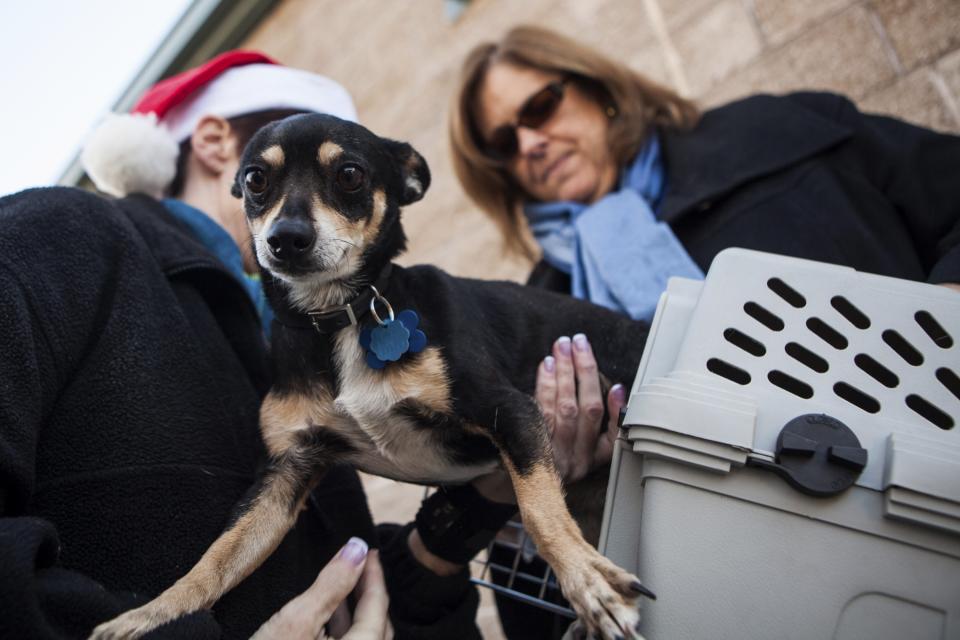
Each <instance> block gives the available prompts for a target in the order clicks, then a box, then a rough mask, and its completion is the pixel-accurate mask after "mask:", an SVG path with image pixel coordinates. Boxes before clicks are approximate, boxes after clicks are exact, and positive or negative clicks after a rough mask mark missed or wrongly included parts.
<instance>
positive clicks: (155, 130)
mask: <svg viewBox="0 0 960 640" xmlns="http://www.w3.org/2000/svg"><path fill="white" fill-rule="evenodd" d="M267 109H299V110H303V111H314V112H318V113H329V114H331V115H335V116H337V117H340V118H343V119H344V120H351V121H356V119H357V112H356V109H355V108H354V106H353V100H351V98H350V94H349V93H347V90H346V89H344V88H343V87H342V86H341V85H339V84H338V83H337V82H335V81H333V80H331V79H330V78H326V77H324V76H321V75H318V74H315V73H310V72H308V71H302V70H299V69H291V68H290V67H284V66H282V65H280V64H278V63H277V62H275V61H274V60H272V59H271V58H269V57H267V56H266V55H264V54H262V53H259V52H256V51H228V52H226V53H223V54H220V55H219V56H217V57H215V58H213V59H212V60H210V61H209V62H207V63H206V64H203V65H201V66H199V67H196V68H195V69H191V70H189V71H185V72H183V73H180V74H178V75H175V76H172V77H170V78H167V79H166V80H162V81H160V82H158V83H157V84H155V85H154V86H153V87H151V88H150V89H148V90H147V92H146V93H144V95H143V96H142V97H141V98H140V101H139V102H137V104H136V105H135V106H134V107H133V109H132V110H131V113H129V114H110V115H108V116H107V117H106V118H105V119H104V121H103V122H102V123H101V124H100V125H98V126H97V127H96V128H95V129H94V130H93V132H92V133H91V134H90V136H89V137H88V138H87V141H86V143H85V144H84V148H83V151H82V152H81V154H80V160H81V163H82V164H83V168H84V170H86V172H87V174H88V175H89V176H90V179H91V180H93V183H94V184H95V185H96V186H97V188H98V189H100V190H101V191H103V192H105V193H109V194H110V195H114V196H118V197H122V196H125V195H129V194H131V193H145V194H147V195H151V196H155V197H159V196H161V195H162V194H163V191H164V190H165V189H166V188H167V186H169V184H170V183H171V182H172V181H173V178H174V175H175V174H176V168H177V156H178V155H179V150H180V143H181V142H182V141H184V140H186V139H187V138H189V137H190V135H191V134H192V133H193V129H194V127H195V126H196V125H197V123H198V122H199V121H200V119H201V118H202V117H203V116H205V115H216V116H220V117H222V118H232V117H235V116H239V115H243V114H247V113H255V112H257V111H264V110H267Z"/></svg>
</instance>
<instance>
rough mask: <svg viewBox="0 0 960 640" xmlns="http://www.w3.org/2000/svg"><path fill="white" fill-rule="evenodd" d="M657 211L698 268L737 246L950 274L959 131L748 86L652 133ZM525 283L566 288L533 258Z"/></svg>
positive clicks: (958, 264)
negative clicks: (679, 127)
mask: <svg viewBox="0 0 960 640" xmlns="http://www.w3.org/2000/svg"><path fill="white" fill-rule="evenodd" d="M659 135H660V142H661V149H662V154H663V156H662V157H663V160H664V164H665V168H666V175H667V184H666V192H665V193H664V197H663V200H662V202H661V205H660V210H659V212H658V214H659V216H660V218H661V219H662V220H664V221H666V222H668V223H669V224H670V226H671V228H672V229H673V231H674V233H675V234H676V236H677V238H678V239H679V240H680V242H681V243H682V244H683V246H684V247H685V248H686V250H687V252H688V253H689V254H690V256H691V257H692V258H693V260H694V261H695V262H696V263H697V264H698V265H699V266H700V268H701V269H703V271H704V272H706V271H707V270H708V269H709V267H710V263H711V262H712V261H713V258H714V257H715V256H716V255H717V254H718V253H719V252H720V251H722V250H723V249H726V248H729V247H743V248H747V249H756V250H758V251H767V252H771V253H778V254H782V255H787V256H794V257H798V258H807V259H810V260H819V261H822V262H829V263H833V264H841V265H846V266H850V267H853V268H855V269H857V270H859V271H864V272H869V273H877V274H881V275H886V276H893V277H897V278H906V279H909V280H919V281H925V282H931V283H943V282H960V138H958V137H956V136H951V135H946V134H941V133H936V132H934V131H930V130H927V129H923V128H920V127H916V126H913V125H910V124H907V123H905V122H902V121H900V120H896V119H893V118H887V117H882V116H873V115H865V114H862V113H860V112H859V111H857V109H856V107H855V106H854V105H853V103H851V102H850V101H849V100H847V99H846V98H843V97H841V96H838V95H833V94H827V93H796V94H791V95H788V96H783V97H774V96H769V95H757V96H752V97H750V98H746V99H744V100H741V101H738V102H734V103H731V104H728V105H725V106H723V107H720V108H717V109H713V110H711V111H708V112H706V113H705V114H704V115H703V118H702V119H701V121H700V123H699V124H698V125H697V127H695V128H694V129H693V130H691V131H688V132H677V131H670V130H664V131H660V132H659ZM529 283H530V284H532V285H538V286H544V287H547V288H551V289H554V290H560V291H565V292H569V291H570V284H569V277H567V276H566V275H565V274H563V273H561V272H559V271H557V270H556V269H553V268H552V267H550V266H548V265H547V264H546V263H545V262H541V263H540V264H538V265H537V266H536V267H535V269H534V271H533V273H532V274H531V277H530V281H529Z"/></svg>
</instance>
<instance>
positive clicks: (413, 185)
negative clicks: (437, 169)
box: [389, 140, 430, 206]
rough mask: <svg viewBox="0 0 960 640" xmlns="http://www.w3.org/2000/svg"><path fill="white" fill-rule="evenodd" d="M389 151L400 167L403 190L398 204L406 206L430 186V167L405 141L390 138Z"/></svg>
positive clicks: (420, 196)
mask: <svg viewBox="0 0 960 640" xmlns="http://www.w3.org/2000/svg"><path fill="white" fill-rule="evenodd" d="M389 142H390V152H391V153H392V155H393V157H394V160H395V161H396V166H397V167H398V168H399V169H400V179H401V183H402V185H403V192H402V193H401V194H400V206H406V205H408V204H411V203H413V202H416V201H417V200H419V199H421V198H422V197H423V195H424V194H425V193H426V192H427V189H428V188H429V187H430V167H428V166H427V161H426V160H424V159H423V156H422V155H420V154H419V153H417V150H416V149H414V148H413V147H411V146H410V145H409V144H407V143H406V142H396V141H394V140H390V141H389Z"/></svg>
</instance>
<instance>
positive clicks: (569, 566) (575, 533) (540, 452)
mask: <svg viewBox="0 0 960 640" xmlns="http://www.w3.org/2000/svg"><path fill="white" fill-rule="evenodd" d="M499 397H504V396H499ZM507 400H508V401H507V402H506V403H502V404H498V407H497V408H496V409H495V410H494V412H495V420H494V428H493V431H492V438H493V440H494V442H495V443H496V445H497V447H498V448H499V450H500V453H501V457H502V458H503V463H504V466H505V467H506V469H507V472H508V473H509V474H510V478H511V480H512V482H513V488H514V491H515V492H516V496H517V503H518V505H519V506H520V515H521V517H522V518H523V526H524V528H525V529H526V530H527V532H528V533H529V534H530V536H531V537H532V538H533V541H534V542H535V543H536V545H537V550H538V551H539V552H540V555H542V556H543V558H544V560H546V561H547V562H548V563H549V564H550V566H551V567H553V570H554V572H555V573H556V575H557V580H558V582H559V583H560V588H561V590H562V591H563V594H564V596H565V597H566V598H567V600H569V601H570V604H571V605H572V606H573V608H574V610H575V611H576V612H577V614H578V615H579V616H580V620H581V621H582V622H583V623H584V624H585V625H586V626H587V628H588V630H589V631H590V632H592V633H596V634H600V635H602V636H603V637H605V638H610V639H611V640H612V639H614V638H640V635H639V633H638V632H637V626H638V624H639V622H640V616H639V612H638V610H637V606H638V598H639V597H640V595H641V594H648V593H649V591H647V590H646V589H645V588H644V587H643V586H642V585H641V583H640V581H639V580H638V579H637V577H636V576H634V575H632V574H630V573H628V572H627V571H624V570H623V569H621V568H620V567H618V566H616V565H615V564H613V563H612V562H610V561H609V560H608V559H606V558H604V557H603V556H602V555H600V553H599V552H597V550H596V549H594V548H593V547H592V546H590V545H589V544H588V543H587V542H586V541H585V540H584V539H583V535H582V534H581V532H580V528H579V527H578V526H577V523H576V522H575V521H574V520H573V518H572V517H571V516H570V513H569V511H568V510H567V506H566V503H565V502H564V499H563V485H562V482H561V480H560V474H559V473H557V470H556V467H555V466H554V463H553V454H552V451H551V447H550V438H549V434H548V432H547V427H546V424H545V423H544V420H543V416H542V414H541V413H540V411H539V409H538V408H537V406H536V403H535V402H534V401H533V399H532V398H530V397H529V396H526V395H521V394H518V393H516V392H513V393H512V394H510V395H509V396H507Z"/></svg>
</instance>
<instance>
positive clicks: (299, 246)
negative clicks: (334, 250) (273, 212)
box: [267, 220, 317, 260]
mask: <svg viewBox="0 0 960 640" xmlns="http://www.w3.org/2000/svg"><path fill="white" fill-rule="evenodd" d="M316 239H317V234H316V232H315V231H314V230H313V225H311V224H310V223H309V222H307V221H305V220H277V222H275V223H274V225H273V228H271V229H270V233H269V234H267V244H268V245H270V252H271V253H272V254H273V257H274V258H276V259H277V260H293V259H294V258H299V257H300V256H302V255H303V254H305V253H306V252H307V251H309V250H310V248H311V247H313V243H314V242H315V241H316Z"/></svg>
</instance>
